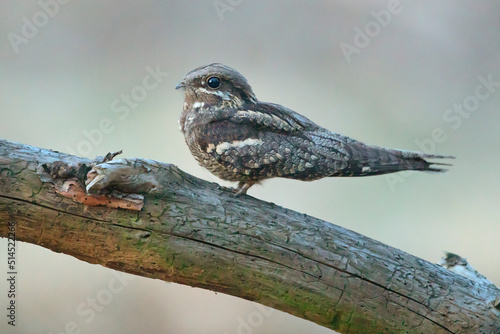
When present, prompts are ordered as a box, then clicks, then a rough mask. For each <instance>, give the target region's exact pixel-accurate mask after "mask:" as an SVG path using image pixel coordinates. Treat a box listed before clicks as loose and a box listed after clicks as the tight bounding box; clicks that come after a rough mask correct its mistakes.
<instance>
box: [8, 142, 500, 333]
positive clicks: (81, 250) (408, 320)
mask: <svg viewBox="0 0 500 334" xmlns="http://www.w3.org/2000/svg"><path fill="white" fill-rule="evenodd" d="M101 161H103V160H101ZM93 165H94V163H92V162H91V161H89V160H88V159H84V158H79V157H75V156H70V155H67V154H62V153H58V152H54V151H49V150H44V149H39V148H35V147H31V146H27V145H21V144H16V143H12V142H8V141H2V140H0V236H2V237H6V236H7V234H8V223H9V222H15V223H16V239H17V240H20V241H25V242H29V243H33V244H37V245H40V246H42V247H45V248H49V249H51V250H53V251H56V252H62V253H65V254H68V255H72V256H74V257H76V258H78V259H81V260H83V261H86V262H90V263H97V264H101V265H103V266H105V267H109V268H113V269H116V270H120V271H124V272H128V273H132V274H136V275H140V276H145V277H153V278H158V279H162V280H165V281H169V282H177V283H181V284H187V285H190V286H196V287H201V288H205V289H210V290H213V291H218V292H222V293H226V294H230V295H234V296H238V297H241V298H245V299H248V300H252V301H256V302H258V303H261V304H264V305H267V306H270V307H273V308H275V309H278V310H282V311H285V312H288V313H290V314H293V315H296V316H298V317H301V318H304V319H308V320H310V321H313V322H315V323H317V324H320V325H322V326H325V327H328V328H331V329H333V330H336V331H338V332H341V333H426V334H427V333H488V334H490V333H500V318H499V315H500V311H499V310H498V309H497V308H496V307H498V305H497V302H498V299H497V298H498V296H499V295H500V292H499V290H498V289H497V288H496V287H494V286H493V285H483V284H479V283H475V282H473V281H471V280H469V279H467V278H465V277H462V276H459V275H457V274H454V273H452V272H449V271H447V270H446V269H443V268H441V267H439V266H437V265H435V264H432V263H429V262H427V261H424V260H422V259H419V258H416V257H415V256H412V255H410V254H407V253H404V252H402V251H400V250H398V249H395V248H392V247H390V246H387V245H384V244H382V243H380V242H377V241H375V240H372V239H369V238H367V237H364V236H362V235H359V234H357V233H354V232H352V231H349V230H347V229H345V228H342V227H339V226H335V225H333V224H330V223H327V222H325V221H321V220H318V219H315V218H313V217H310V216H307V215H304V214H300V213H297V212H294V211H291V210H288V209H285V208H282V207H279V206H276V205H274V204H272V203H267V202H263V201H260V200H257V199H255V198H252V197H250V196H241V197H235V196H234V192H232V191H231V190H228V189H224V188H222V187H220V186H218V185H216V184H214V183H209V182H206V181H203V180H200V179H197V178H195V177H193V176H191V175H189V174H186V173H184V172H182V171H181V170H179V169H178V168H177V167H175V166H173V165H170V164H163V163H159V162H155V161H151V160H140V159H121V160H116V161H113V162H107V163H102V164H100V165H97V166H96V168H95V169H94V170H93V171H91V173H90V174H89V175H90V176H91V178H92V180H91V181H93V184H92V185H91V189H90V192H99V193H100V195H99V196H104V198H107V199H110V198H111V197H113V198H115V197H117V196H118V195H117V193H118V192H119V193H142V194H143V196H144V200H143V202H144V206H143V207H142V210H141V209H140V208H138V210H140V211H132V210H128V209H121V208H120V207H122V206H120V205H119V204H118V205H116V203H115V207H106V206H88V205H86V204H83V203H86V202H85V201H90V198H87V197H86V196H83V198H80V200H79V202H82V201H83V203H79V202H78V201H77V196H76V195H74V194H73V195H74V196H73V195H68V194H72V193H71V192H70V191H68V189H69V188H70V187H69V186H68V183H71V182H73V185H78V184H80V185H82V182H83V181H85V179H86V178H87V176H86V172H88V171H89V170H90V167H93ZM61 166H65V167H61ZM68 166H69V167H68ZM70 167H71V168H70ZM96 177H97V179H96ZM88 182H89V181H87V183H88ZM111 188H113V189H115V190H114V192H115V194H113V195H109V194H107V193H106V191H107V189H111ZM76 193H78V190H77V191H76ZM72 196H73V198H71V197H72ZM89 196H91V195H89ZM121 196H122V197H123V195H121ZM96 197H98V196H96ZM118 197H120V196H118ZM124 197H127V196H124ZM132 197H134V196H132ZM101 199H102V198H101ZM133 201H142V199H141V198H140V197H137V196H135V197H134V198H133V199H132V202H133ZM89 204H92V203H89ZM94 204H95V203H94ZM98 204H99V203H98ZM101 204H104V203H101ZM139 206H140V205H139ZM116 207H118V208H116ZM495 300H496V301H497V302H495Z"/></svg>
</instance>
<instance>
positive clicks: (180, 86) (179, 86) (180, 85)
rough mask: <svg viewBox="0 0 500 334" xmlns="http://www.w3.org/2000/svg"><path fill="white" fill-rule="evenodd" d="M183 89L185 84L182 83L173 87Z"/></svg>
mask: <svg viewBox="0 0 500 334" xmlns="http://www.w3.org/2000/svg"><path fill="white" fill-rule="evenodd" d="M184 87H186V83H185V82H184V81H181V82H179V83H178V84H177V86H175V89H179V88H184Z"/></svg>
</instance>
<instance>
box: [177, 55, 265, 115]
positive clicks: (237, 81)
mask: <svg viewBox="0 0 500 334" xmlns="http://www.w3.org/2000/svg"><path fill="white" fill-rule="evenodd" d="M179 88H184V90H185V103H186V104H185V106H186V107H187V108H192V107H193V106H200V105H203V106H205V107H213V108H228V107H229V108H236V107H239V106H241V105H243V104H244V103H249V102H250V103H255V102H256V100H257V99H256V98H255V95H254V93H253V91H252V88H251V87H250V85H249V84H248V83H247V80H246V79H245V77H244V76H242V75H241V74H240V73H239V72H238V71H236V70H234V69H232V68H230V67H228V66H226V65H223V64H218V63H214V64H210V65H206V66H201V67H198V68H197V69H194V70H192V71H191V72H189V73H188V74H186V76H185V77H184V79H183V80H182V81H181V82H179V84H177V86H175V89H179Z"/></svg>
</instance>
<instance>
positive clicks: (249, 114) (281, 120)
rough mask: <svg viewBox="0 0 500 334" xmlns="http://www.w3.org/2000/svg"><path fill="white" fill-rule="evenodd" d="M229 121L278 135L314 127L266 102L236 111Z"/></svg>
mask: <svg viewBox="0 0 500 334" xmlns="http://www.w3.org/2000/svg"><path fill="white" fill-rule="evenodd" d="M231 121H232V122H234V123H237V124H248V125H254V126H255V127H257V128H259V129H263V130H266V131H271V132H279V133H297V132H299V131H303V130H304V129H306V128H309V127H316V125H315V124H314V123H313V122H311V121H310V120H309V119H307V118H306V117H304V116H302V115H300V114H298V113H296V112H294V111H293V110H290V109H288V108H285V107H283V106H281V105H277V104H272V103H266V102H259V103H256V104H253V105H250V106H248V108H245V109H238V110H236V111H235V112H234V113H233V114H232V115H231Z"/></svg>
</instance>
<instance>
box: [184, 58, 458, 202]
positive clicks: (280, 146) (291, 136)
mask: <svg viewBox="0 0 500 334" xmlns="http://www.w3.org/2000/svg"><path fill="white" fill-rule="evenodd" d="M178 88H184V89H185V102H184V108H183V112H182V114H181V117H180V119H179V125H180V129H181V131H182V132H183V134H184V137H185V139H186V143H187V145H188V146H189V149H190V150H191V153H192V154H193V156H194V157H195V159H196V160H197V161H198V162H199V163H200V165H202V166H203V167H205V168H206V169H208V170H209V171H210V172H212V173H213V174H215V175H216V176H218V177H220V178H221V179H224V180H229V181H238V182H239V185H238V194H244V193H246V191H247V190H248V189H249V188H250V187H251V186H252V185H253V184H255V183H257V182H259V181H261V180H264V179H268V178H272V177H284V178H291V179H298V180H304V181H311V180H316V179H320V178H323V177H327V176H368V175H379V174H386V173H393V172H398V171H402V170H421V171H432V172H440V171H442V169H439V168H435V167H432V166H431V165H432V164H438V163H431V162H427V161H426V160H425V158H434V159H440V158H453V157H450V156H440V155H431V154H423V153H418V152H410V151H403V150H394V149H387V148H381V147H376V146H370V145H366V144H363V143H361V142H359V141H356V140H354V139H351V138H349V137H346V136H342V135H340V134H337V133H334V132H331V131H329V130H327V129H324V128H322V127H320V126H318V125H316V124H315V123H313V122H312V121H310V120H309V119H307V118H306V117H304V116H302V115H300V114H298V113H296V112H294V111H293V110H290V109H288V108H285V107H283V106H281V105H278V104H273V103H267V102H260V101H258V100H257V98H256V97H255V95H254V93H253V91H252V88H251V87H250V85H249V84H248V83H247V81H246V79H245V78H244V77H243V76H242V75H241V74H240V73H238V72H237V71H235V70H234V69H232V68H230V67H228V66H225V65H222V64H210V65H207V66H202V67H199V68H197V69H195V70H193V71H191V72H189V73H188V74H187V75H186V76H185V77H184V80H183V81H181V82H180V83H179V84H178V85H177V86H176V89H178Z"/></svg>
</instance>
